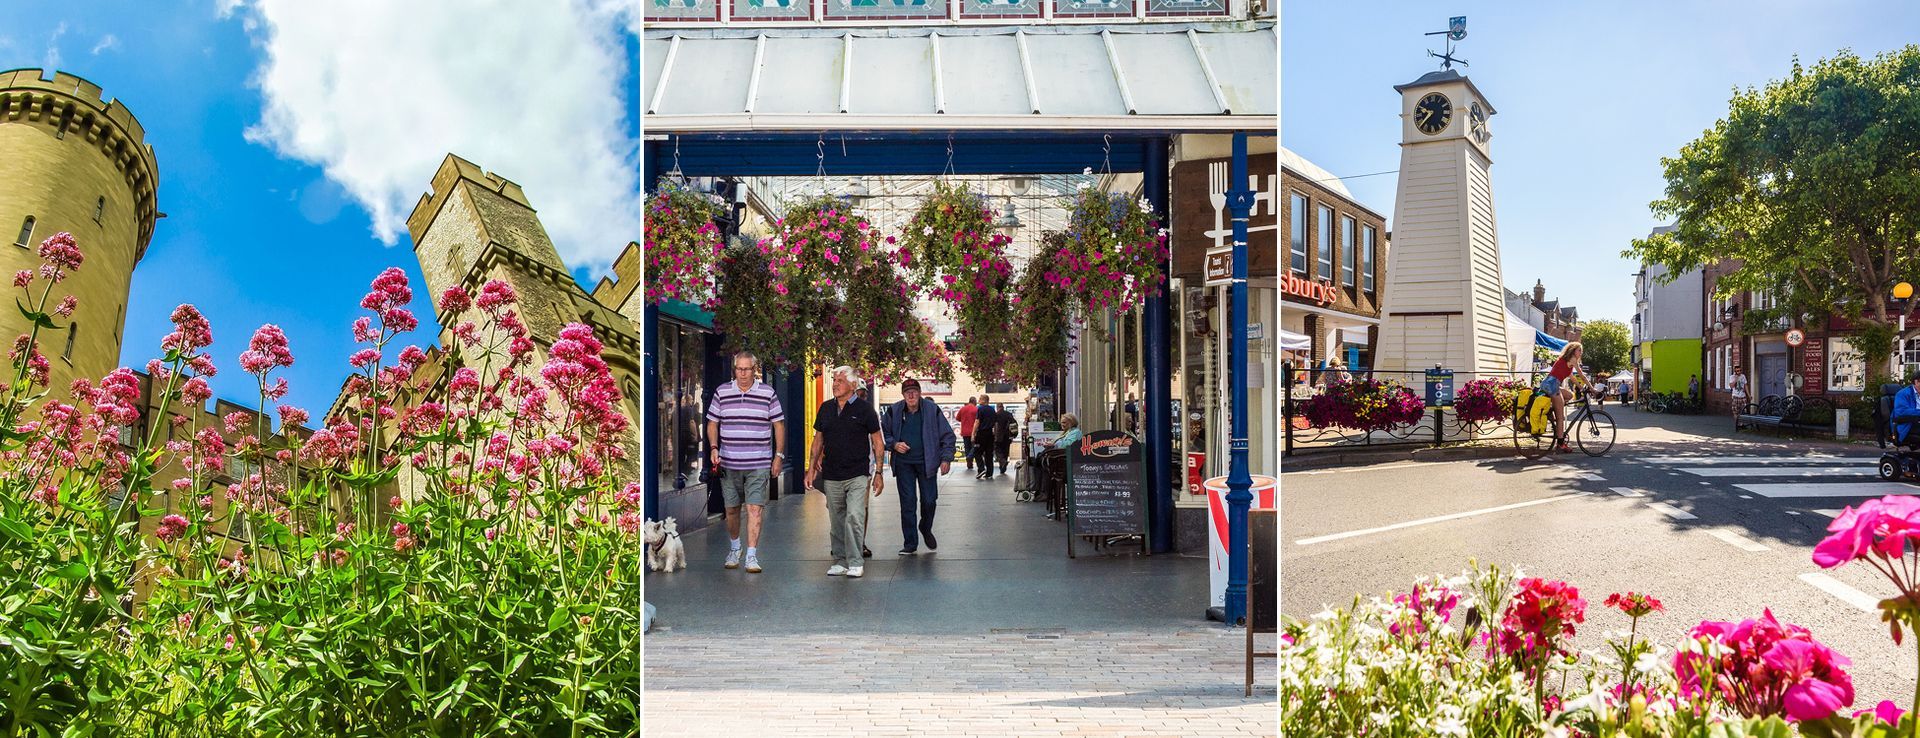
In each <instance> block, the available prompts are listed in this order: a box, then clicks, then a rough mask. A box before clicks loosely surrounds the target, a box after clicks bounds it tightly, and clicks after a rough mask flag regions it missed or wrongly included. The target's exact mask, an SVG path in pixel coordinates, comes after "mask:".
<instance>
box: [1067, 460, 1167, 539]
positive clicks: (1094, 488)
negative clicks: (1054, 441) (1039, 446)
mask: <svg viewBox="0 0 1920 738" xmlns="http://www.w3.org/2000/svg"><path fill="white" fill-rule="evenodd" d="M1140 445H1141V444H1140V441H1139V439H1136V438H1134V437H1133V436H1131V435H1128V434H1126V433H1124V432H1121V431H1114V430H1105V431H1094V432H1092V433H1088V434H1086V435H1084V436H1081V438H1080V440H1079V441H1078V442H1076V443H1074V444H1073V445H1072V446H1069V447H1068V448H1067V470H1068V471H1067V479H1068V481H1069V485H1068V487H1069V489H1068V494H1067V556H1068V557H1069V558H1071V557H1073V555H1074V548H1073V542H1074V540H1075V539H1078V538H1079V537H1081V536H1129V535H1138V536H1140V537H1141V549H1142V550H1143V551H1144V550H1145V548H1146V532H1147V508H1146V500H1145V499H1144V498H1145V492H1146V485H1145V474H1144V473H1143V468H1142V467H1143V464H1142V462H1143V460H1144V454H1142V453H1141V448H1140Z"/></svg>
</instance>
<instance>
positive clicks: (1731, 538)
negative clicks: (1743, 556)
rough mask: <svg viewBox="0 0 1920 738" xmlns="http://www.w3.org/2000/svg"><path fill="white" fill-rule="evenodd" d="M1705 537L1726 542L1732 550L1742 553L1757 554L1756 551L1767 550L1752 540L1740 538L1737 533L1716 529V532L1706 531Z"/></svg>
mask: <svg viewBox="0 0 1920 738" xmlns="http://www.w3.org/2000/svg"><path fill="white" fill-rule="evenodd" d="M1707 535H1710V536H1713V537H1714V538H1718V539H1720V540H1722V541H1726V542H1727V543H1728V544H1729V545H1731V546H1733V547H1734V548H1737V549H1740V550H1742V551H1756V552H1757V551H1765V550H1767V547H1766V546H1764V545H1761V544H1759V543H1755V542H1754V541H1753V540H1752V539H1749V538H1747V537H1745V536H1742V535H1740V534H1738V533H1734V532H1732V531H1725V530H1717V529H1716V530H1710V531H1707Z"/></svg>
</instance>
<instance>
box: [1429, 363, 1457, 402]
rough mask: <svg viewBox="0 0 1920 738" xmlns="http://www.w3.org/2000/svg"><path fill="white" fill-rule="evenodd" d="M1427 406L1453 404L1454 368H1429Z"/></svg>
mask: <svg viewBox="0 0 1920 738" xmlns="http://www.w3.org/2000/svg"><path fill="white" fill-rule="evenodd" d="M1426 394H1427V397H1426V401H1427V407H1452V406H1453V370H1452V369H1428V370H1427V393H1426Z"/></svg>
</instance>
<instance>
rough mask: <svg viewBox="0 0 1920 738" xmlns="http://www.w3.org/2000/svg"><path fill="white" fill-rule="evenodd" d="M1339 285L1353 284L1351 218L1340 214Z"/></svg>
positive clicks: (1348, 285)
mask: <svg viewBox="0 0 1920 738" xmlns="http://www.w3.org/2000/svg"><path fill="white" fill-rule="evenodd" d="M1340 286H1342V287H1352V286H1353V219H1352V218H1349V217H1347V216H1344V215H1343V216H1340Z"/></svg>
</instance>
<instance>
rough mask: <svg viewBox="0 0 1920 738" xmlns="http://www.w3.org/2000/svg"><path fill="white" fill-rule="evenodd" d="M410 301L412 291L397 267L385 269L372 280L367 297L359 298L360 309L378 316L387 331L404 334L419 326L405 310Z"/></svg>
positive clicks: (411, 299) (409, 312) (404, 274)
mask: <svg viewBox="0 0 1920 738" xmlns="http://www.w3.org/2000/svg"><path fill="white" fill-rule="evenodd" d="M412 301H413V289H412V288H411V287H408V286H407V273H406V272H403V271H401V270H400V268H399V267H387V269H386V271H383V272H381V273H380V276H378V277H374V278H373V284H372V285H371V286H370V287H369V289H368V290H367V295H366V296H365V297H362V298H360V307H363V308H366V309H368V310H371V311H373V312H374V314H375V315H378V316H379V317H380V324H381V325H382V326H384V327H385V328H386V329H387V330H391V331H393V332H395V333H405V332H407V331H411V330H413V329H414V328H415V327H417V326H419V324H420V321H418V320H416V319H415V318H414V317H413V313H412V312H411V311H409V310H407V308H406V306H407V304H408V303H410V302H412Z"/></svg>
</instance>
